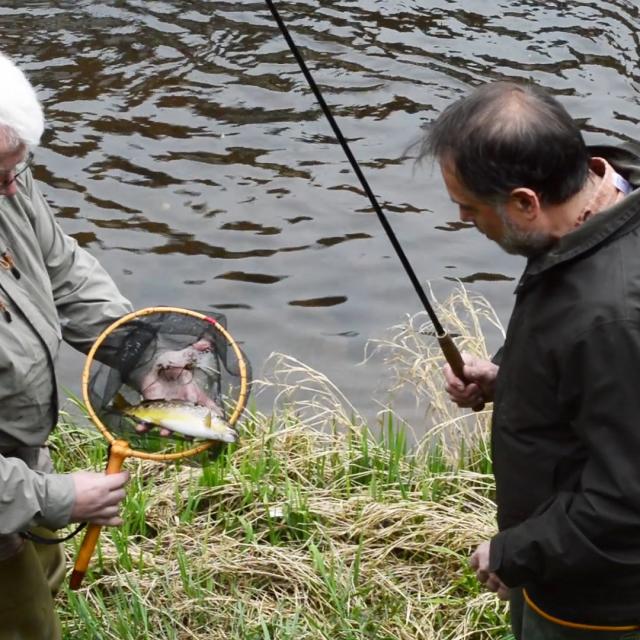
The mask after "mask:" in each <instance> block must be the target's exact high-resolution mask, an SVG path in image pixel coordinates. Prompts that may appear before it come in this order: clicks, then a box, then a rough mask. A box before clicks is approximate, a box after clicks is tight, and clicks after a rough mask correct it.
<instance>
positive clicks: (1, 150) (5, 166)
mask: <svg viewBox="0 0 640 640" xmlns="http://www.w3.org/2000/svg"><path fill="white" fill-rule="evenodd" d="M26 154H27V148H26V147H25V146H24V145H20V146H19V147H18V148H17V149H15V148H14V149H7V148H6V146H5V145H4V144H2V142H0V196H14V195H15V194H16V193H17V191H18V186H17V184H16V182H15V181H14V180H13V177H14V175H15V168H16V165H18V164H20V163H21V162H23V161H24V160H25V157H26Z"/></svg>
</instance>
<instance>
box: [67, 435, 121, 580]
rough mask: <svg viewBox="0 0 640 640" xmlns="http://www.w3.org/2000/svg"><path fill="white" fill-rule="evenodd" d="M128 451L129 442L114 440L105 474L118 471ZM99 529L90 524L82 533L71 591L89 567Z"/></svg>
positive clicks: (72, 575) (72, 574) (72, 573)
mask: <svg viewBox="0 0 640 640" xmlns="http://www.w3.org/2000/svg"><path fill="white" fill-rule="evenodd" d="M129 452H130V449H129V444H128V443H127V442H125V441H124V440H116V441H115V442H113V443H112V444H111V447H110V449H109V461H108V462H107V470H106V472H105V473H106V474H107V475H110V474H112V473H118V471H120V469H122V464H123V463H124V461H125V458H126V457H127V456H128V455H129ZM101 529H102V526H101V525H98V524H90V525H89V526H88V527H87V532H86V533H85V534H84V538H83V540H82V544H81V545H80V549H79V551H78V556H77V558H76V563H75V565H74V567H73V571H72V572H71V577H70V578H69V588H70V589H71V590H72V591H75V590H76V589H78V588H79V587H80V585H81V584H82V580H83V579H84V576H85V574H86V573H87V569H88V568H89V562H91V556H92V555H93V551H94V549H95V548H96V544H97V543H98V538H99V537H100V531H101Z"/></svg>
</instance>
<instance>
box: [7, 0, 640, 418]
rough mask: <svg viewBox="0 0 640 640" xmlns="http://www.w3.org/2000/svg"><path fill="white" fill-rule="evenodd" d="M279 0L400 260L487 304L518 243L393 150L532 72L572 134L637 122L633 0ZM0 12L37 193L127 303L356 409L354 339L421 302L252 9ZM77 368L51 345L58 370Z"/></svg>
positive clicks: (241, 2) (632, 132)
mask: <svg viewBox="0 0 640 640" xmlns="http://www.w3.org/2000/svg"><path fill="white" fill-rule="evenodd" d="M278 6H279V8H280V11H281V14H282V16H283V18H284V20H285V21H286V22H287V23H288V25H289V27H290V29H291V30H292V34H293V36H294V38H295V39H296V41H297V43H298V44H299V46H300V47H301V48H302V51H303V54H304V56H305V58H306V59H307V62H308V64H309V66H310V68H311V70H312V72H313V74H314V76H315V78H316V80H317V82H318V83H319V84H320V86H321V89H322V91H323V94H324V96H325V99H326V101H327V102H328V103H329V105H330V106H331V108H332V110H333V112H334V114H335V116H336V119H337V121H338V122H339V124H340V126H341V128H342V130H343V131H344V133H345V135H346V137H347V138H348V140H349V143H350V145H351V148H352V150H353V153H354V155H355V156H356V158H358V160H359V162H360V163H361V166H362V168H363V171H364V173H365V175H366V177H367V179H368V180H369V183H370V184H371V186H372V188H373V190H374V192H375V193H376V195H377V196H378V198H379V200H380V203H381V205H382V207H383V209H384V210H385V212H386V213H387V215H388V217H389V220H390V222H391V224H392V226H393V228H394V229H395V232H396V234H397V236H398V238H399V240H400V242H401V244H402V245H403V247H404V249H405V252H406V254H407V256H408V257H409V259H410V261H411V263H412V264H413V267H414V269H415V271H416V273H417V274H418V277H419V278H420V280H421V281H423V282H425V283H426V282H427V281H430V282H433V283H435V285H436V289H437V291H438V292H440V293H441V294H442V295H446V293H447V291H448V290H451V289H453V287H454V286H455V285H454V280H455V279H461V280H462V281H464V282H465V283H466V284H467V286H468V287H469V288H470V289H471V291H472V292H475V293H480V294H483V295H485V296H486V297H487V298H488V299H489V300H490V302H491V303H492V304H493V306H494V307H495V308H496V310H497V312H498V314H499V316H500V318H501V319H502V320H503V322H506V320H507V318H508V315H509V312H510V309H511V306H512V303H513V289H514V284H515V283H514V280H515V279H517V277H518V275H519V273H520V271H521V269H522V261H521V260H520V259H519V258H514V257H510V256H507V255H506V254H504V253H502V252H501V251H500V249H499V248H497V247H496V246H495V245H492V244H491V243H489V242H488V241H487V240H486V239H485V238H483V237H482V236H480V235H479V234H478V233H477V231H475V229H472V228H468V227H467V226H465V225H460V224H458V223H457V221H456V210H455V209H454V207H453V205H452V204H451V203H450V202H449V201H448V198H447V196H446V194H445V192H444V189H443V186H442V183H441V180H440V176H439V174H438V172H437V171H434V170H432V168H431V167H430V166H428V165H427V166H422V167H416V166H415V163H414V160H413V159H412V158H411V157H410V156H411V154H406V151H407V149H408V148H409V147H410V145H411V144H412V143H414V142H415V141H416V140H417V139H419V137H420V130H421V127H422V126H423V125H425V124H426V123H428V122H429V121H431V120H432V119H433V118H434V117H435V116H436V115H437V114H438V113H439V112H440V111H441V110H442V109H443V108H444V107H445V106H446V105H447V104H449V103H450V102H451V101H453V100H455V99H456V98H458V97H459V96H461V95H463V94H464V93H465V92H467V91H468V90H469V89H470V87H472V86H474V85H477V84H478V83H481V82H485V81H490V80H496V79H509V80H520V79H531V80H534V81H536V82H538V83H540V84H541V85H543V86H545V87H547V88H548V89H550V90H551V91H552V92H553V93H554V94H555V95H557V96H558V97H559V98H560V99H561V101H562V102H563V104H565V106H566V107H567V108H568V109H569V111H570V112H571V113H572V114H573V115H574V117H575V118H576V119H578V121H579V122H580V123H581V125H582V126H583V129H584V131H585V134H586V136H587V139H588V141H590V142H613V143H616V142H620V141H624V140H628V139H634V138H636V137H640V136H638V131H637V128H638V120H639V118H640V107H639V104H638V97H637V96H638V89H639V86H640V84H639V83H640V75H639V71H638V69H639V66H638V58H639V55H638V54H639V42H638V35H637V34H638V32H639V31H640V29H639V27H640V10H639V8H638V4H637V3H636V2H631V1H627V0H614V1H603V0H598V1H597V2H596V1H595V0H589V1H583V0H574V2H571V3H568V2H564V1H563V0H555V1H546V2H545V1H543V2H533V1H529V0H501V1H497V2H488V1H487V0H304V1H299V2H291V1H287V2H281V3H279V4H278ZM0 30H1V32H2V34H3V38H2V49H3V50H4V51H5V52H6V53H8V54H9V55H11V56H13V57H14V58H15V59H16V60H17V61H18V62H19V63H20V64H21V65H22V67H23V69H24V70H25V71H26V72H27V73H28V75H29V77H30V78H31V80H32V82H33V83H34V85H35V86H36V87H37V89H38V91H39V95H40V96H41V99H42V101H43V104H44V107H45V110H46V117H47V122H48V125H47V130H46V134H45V136H44V139H43V142H42V146H41V148H40V149H38V150H37V152H36V162H37V168H36V171H35V173H36V177H37V178H38V179H39V180H40V182H41V186H42V190H43V192H44V194H45V196H46V197H47V199H48V201H49V202H50V203H51V205H52V207H53V209H54V210H55V212H56V214H57V216H58V218H59V220H60V223H61V224H62V226H63V227H64V229H65V230H66V231H67V232H68V233H69V234H71V235H73V236H74V237H75V238H77V240H78V241H79V243H80V244H81V245H82V246H84V247H85V248H87V249H88V250H89V251H91V252H92V253H93V254H95V255H96V256H97V257H98V258H99V260H100V261H101V262H102V263H103V264H104V266H105V267H106V268H107V270H108V271H109V272H110V273H111V274H112V276H113V278H114V279H115V280H116V282H117V283H118V285H119V286H120V287H121V289H122V291H123V292H124V293H125V294H126V295H127V296H129V297H130V298H131V300H132V301H133V303H134V306H135V307H136V308H140V307H146V306H150V305H157V304H168V305H176V306H183V307H188V308H194V309H200V310H210V311H216V312H222V313H224V314H226V316H227V319H228V325H229V328H230V330H231V332H232V333H233V334H234V335H235V336H236V337H237V338H238V339H239V340H240V341H241V342H242V344H243V348H244V349H245V351H246V352H247V354H248V355H249V358H250V360H251V362H252V364H253V368H254V372H255V373H256V375H257V376H258V377H259V376H260V375H261V372H262V367H263V363H264V362H265V360H266V358H267V357H268V355H269V354H270V353H271V352H274V351H276V352H283V353H287V354H290V355H293V356H295V357H296V358H298V359H300V360H302V361H304V362H306V363H307V364H309V365H310V366H312V367H314V368H317V369H318V370H320V371H321V372H323V373H324V374H326V375H327V376H328V377H329V378H330V379H332V380H333V382H334V383H335V384H337V385H338V386H339V387H340V388H341V389H342V391H343V392H344V393H345V394H346V395H347V396H348V397H349V399H350V400H351V401H352V402H353V403H354V404H355V405H356V407H357V408H359V409H360V410H361V411H362V412H363V413H364V414H365V415H371V414H372V412H375V409H376V408H377V405H376V402H375V395H376V393H377V392H376V390H377V389H379V388H380V384H381V381H384V378H385V376H386V373H387V372H386V371H385V370H384V367H383V366H382V365H381V364H380V363H379V362H375V361H373V362H371V363H369V364H367V365H361V364H359V363H360V362H361V361H362V359H363V354H364V347H365V344H366V342H367V340H368V339H370V338H377V337H381V336H382V335H384V333H385V330H386V329H387V328H388V327H390V326H392V325H394V324H397V323H398V322H400V321H401V320H402V319H403V318H404V317H405V315H406V314H408V313H409V314H413V313H415V312H417V311H418V310H420V303H419V300H418V298H417V296H416V294H415V292H414V290H413V288H412V287H411V284H410V282H409V281H408V279H407V277H406V276H405V274H404V272H403V270H402V268H401V265H400V262H399V261H398V259H397V257H396V256H395V254H394V253H393V250H392V248H391V245H390V244H389V242H388V240H387V238H386V236H385V235H384V233H383V231H382V229H381V227H380V225H379V222H378V220H377V218H376V216H375V214H374V213H373V212H372V210H371V207H370V204H369V202H368V200H367V199H366V198H365V197H364V195H363V193H362V190H361V188H360V185H359V183H358V181H357V179H356V177H355V176H354V174H353V173H352V171H351V170H350V168H349V165H348V162H347V160H346V158H345V156H344V153H343V152H342V150H341V148H340V147H339V146H338V145H337V144H336V142H335V140H334V138H333V136H332V134H331V130H330V128H329V125H328V124H327V122H326V120H325V119H324V117H323V115H322V113H321V111H320V110H319V108H318V106H317V104H316V102H315V100H314V98H313V96H312V95H311V93H310V91H309V90H308V88H307V85H306V83H305V81H304V78H303V77H302V75H301V74H300V72H299V69H298V67H297V65H296V63H295V62H294V60H293V58H292V56H291V55H290V53H289V50H288V48H287V46H286V43H285V42H284V40H283V39H282V37H281V35H280V33H279V31H278V30H277V27H276V25H275V24H274V22H273V20H272V18H271V15H270V13H269V12H268V9H267V7H266V5H265V4H264V3H262V2H258V1H254V0H236V1H233V2H231V1H218V0H216V1H211V2H204V1H198V0H196V1H189V2H187V1H178V2H153V1H151V2H149V1H146V0H119V1H115V0H114V1H112V2H95V1H91V2H89V1H83V0H80V1H78V0H74V1H73V2H68V1H63V0H57V1H50V2H43V1H27V2H24V1H21V2H3V3H2V6H1V7H0ZM491 340H492V341H493V342H497V338H491ZM495 346H497V345H496V344H492V347H495ZM81 364H82V358H81V357H80V356H79V355H74V354H72V353H71V350H69V351H65V352H64V353H63V356H62V358H61V362H60V375H61V379H62V382H63V384H64V385H65V386H67V387H69V388H71V389H77V388H78V386H79V384H78V381H79V373H80V367H81ZM258 402H260V401H259V400H258ZM403 402H404V401H403ZM396 408H397V409H398V411H399V412H400V413H401V414H402V415H405V416H407V419H408V420H410V421H414V420H416V421H417V422H418V424H415V423H414V426H417V428H418V429H419V428H420V425H419V421H420V416H415V415H413V414H412V411H414V408H413V407H412V403H411V402H410V401H409V402H406V406H404V405H403V406H398V407H396Z"/></svg>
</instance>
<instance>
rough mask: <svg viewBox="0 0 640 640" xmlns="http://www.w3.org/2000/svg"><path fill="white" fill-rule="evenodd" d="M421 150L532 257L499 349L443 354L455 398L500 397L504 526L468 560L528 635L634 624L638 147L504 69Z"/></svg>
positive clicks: (454, 189)
mask: <svg viewBox="0 0 640 640" xmlns="http://www.w3.org/2000/svg"><path fill="white" fill-rule="evenodd" d="M427 155H432V156H434V157H435V158H436V159H437V161H438V163H439V165H440V168H441V170H442V175H443V178H444V181H445V184H446V188H447V191H448V192H449V195H450V196H451V199H452V200H453V201H454V202H455V203H456V204H457V205H458V207H459V210H460V218H461V219H462V220H463V221H466V222H471V223H473V224H474V225H475V226H476V228H478V229H479V230H480V231H481V232H482V233H484V234H485V235H486V236H487V237H488V238H490V239H491V240H494V241H495V242H497V243H498V244H499V245H500V246H501V247H502V248H503V249H505V250H506V251H508V252H509V253H514V254H519V255H523V256H526V257H527V258H528V260H527V265H526V268H525V271H524V273H523V275H522V278H521V279H520V282H519V283H518V286H517V288H516V296H517V297H516V303H515V307H514V311H513V314H512V317H511V320H510V322H509V326H508V329H507V335H506V340H505V344H504V347H503V349H502V350H501V352H500V354H499V358H495V360H496V362H487V361H483V360H479V359H476V358H473V357H471V356H469V355H465V356H464V357H465V367H464V376H465V380H464V381H463V380H460V379H458V378H457V377H456V376H455V375H454V374H453V373H452V371H451V369H450V368H449V367H446V368H445V377H446V380H447V391H448V393H449V394H450V396H451V398H452V400H453V401H454V402H455V403H457V404H458V405H459V406H463V407H472V406H475V405H477V404H478V403H480V402H481V401H484V402H490V401H493V403H494V406H493V425H492V434H491V438H492V452H493V465H494V473H495V478H496V501H497V507H498V528H499V533H498V534H497V535H496V536H494V537H493V538H492V539H491V540H490V541H487V542H485V543H483V544H481V545H480V546H479V547H478V549H476V551H475V552H474V553H473V555H472V557H471V564H472V566H473V567H474V569H476V574H477V576H478V579H479V580H480V581H481V582H483V583H484V584H485V585H486V586H487V587H488V588H489V589H491V590H492V591H497V592H498V594H499V595H500V596H501V597H505V598H506V597H509V599H510V601H511V617H512V626H513V630H514V633H515V635H516V637H517V638H521V639H522V640H532V639H539V638H545V639H547V638H558V639H561V638H591V637H592V636H593V637H597V638H601V639H603V640H604V639H605V638H606V639H609V638H622V637H625V638H631V637H633V638H635V637H638V638H640V463H639V462H638V459H639V458H640V424H638V422H639V420H640V418H639V416H640V394H639V393H638V391H637V388H636V377H637V373H636V372H637V370H638V368H639V367H640V192H638V191H634V189H635V187H636V186H637V185H640V148H638V147H632V146H627V147H625V148H621V149H615V148H608V147H599V148H587V147H586V146H585V143H584V141H583V138H582V135H581V133H580V131H579V129H578V127H577V126H576V125H575V124H574V122H573V120H572V119H571V117H570V116H569V115H568V114H567V112H566V111H565V110H564V108H563V107H562V106H561V105H560V103H559V102H557V101H556V100H555V99H554V98H553V97H551V96H550V95H548V94H547V93H546V92H545V91H543V90H542V89H540V88H538V87H534V86H527V85H520V84H513V83H506V82H496V83H492V84H487V85H484V86H482V87H480V88H479V89H476V90H475V91H474V92H473V93H472V94H471V95H469V96H468V97H466V98H463V99H462V100H459V101H458V102H456V103H454V104H452V105H451V106H450V107H448V108H447V109H446V110H445V111H444V112H443V113H442V114H441V115H440V117H439V118H438V119H437V120H436V121H435V123H434V124H433V125H432V127H431V128H430V130H429V131H428V133H427V135H426V137H425V139H424V141H423V145H422V149H421V156H422V157H424V156H427ZM634 630H638V634H637V635H636V634H635V633H633V631H634Z"/></svg>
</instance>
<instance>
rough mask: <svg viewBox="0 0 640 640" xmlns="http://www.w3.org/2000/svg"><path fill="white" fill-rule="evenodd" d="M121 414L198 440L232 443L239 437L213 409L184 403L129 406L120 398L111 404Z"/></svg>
mask: <svg viewBox="0 0 640 640" xmlns="http://www.w3.org/2000/svg"><path fill="white" fill-rule="evenodd" d="M114 408H116V409H117V411H119V412H120V413H122V414H124V415H125V416H128V417H129V418H132V419H134V420H137V421H138V422H140V423H145V424H150V425H155V426H157V427H163V428H165V429H169V430H170V431H174V432H176V433H181V434H182V435H184V436H190V437H192V438H198V439H201V440H221V441H222V442H235V441H236V440H237V438H238V434H237V433H236V431H235V429H234V428H233V427H232V426H231V425H230V424H229V423H228V422H226V421H225V420H223V419H222V418H221V417H220V416H219V415H217V414H216V413H215V409H214V410H212V409H209V408H208V407H205V406H203V405H200V404H193V403H192V402H186V401H183V400H145V401H143V402H141V403H140V404H135V405H130V404H126V403H123V402H122V399H120V400H119V401H116V402H114Z"/></svg>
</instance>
